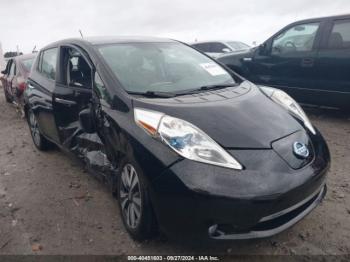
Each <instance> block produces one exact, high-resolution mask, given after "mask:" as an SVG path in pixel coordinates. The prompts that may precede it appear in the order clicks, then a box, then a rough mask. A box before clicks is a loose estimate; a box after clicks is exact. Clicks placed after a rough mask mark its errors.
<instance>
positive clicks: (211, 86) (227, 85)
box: [198, 83, 237, 90]
mask: <svg viewBox="0 0 350 262" xmlns="http://www.w3.org/2000/svg"><path fill="white" fill-rule="evenodd" d="M236 85H237V84H236V83H231V84H220V85H207V86H201V87H200V88H198V90H214V89H221V88H226V87H231V86H236Z"/></svg>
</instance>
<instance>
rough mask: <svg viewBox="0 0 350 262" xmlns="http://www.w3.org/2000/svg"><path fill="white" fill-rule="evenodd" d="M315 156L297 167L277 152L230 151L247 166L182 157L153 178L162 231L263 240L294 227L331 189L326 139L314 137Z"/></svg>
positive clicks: (220, 237)
mask: <svg viewBox="0 0 350 262" xmlns="http://www.w3.org/2000/svg"><path fill="white" fill-rule="evenodd" d="M313 140H314V141H313V145H314V157H313V159H312V161H311V162H310V163H308V164H307V165H305V166H303V167H302V168H300V169H293V168H292V167H291V166H290V165H288V163H287V162H286V161H284V160H283V159H282V158H281V157H280V156H279V155H278V154H277V153H276V152H275V151H274V150H272V149H266V150H262V149H259V150H237V151H232V152H231V151H229V152H230V153H232V154H233V155H234V156H235V157H236V158H237V159H238V160H239V161H240V162H241V163H244V164H245V169H244V170H242V171H235V170H232V169H227V168H222V167H216V166H212V165H206V164H203V163H198V162H193V161H190V160H186V159H184V160H182V161H179V162H177V163H175V164H173V165H172V166H171V167H169V168H168V169H167V170H166V171H165V172H163V173H162V174H161V175H160V176H159V177H158V178H157V179H155V180H154V181H152V183H151V187H150V192H151V200H152V204H153V207H154V210H155V214H156V216H157V219H158V223H159V226H160V228H161V229H162V231H164V232H165V233H166V234H167V235H170V236H174V237H181V238H183V236H184V235H187V236H188V237H189V236H196V237H201V238H209V239H248V238H262V237H268V236H271V235H274V234H277V233H279V232H281V231H283V230H285V229H286V228H288V227H290V226H292V225H293V224H295V223H297V222H298V221H299V220H301V219H302V218H303V217H304V216H306V215H307V214H308V213H309V212H311V210H312V209H313V208H314V207H316V206H317V204H318V203H319V202H320V201H321V200H322V198H323V197H324V195H325V193H326V187H325V182H326V181H325V179H326V173H327V170H328V168H329V164H330V156H329V151H328V147H327V145H326V143H325V142H324V141H323V138H322V137H321V136H320V135H318V136H316V137H314V139H313Z"/></svg>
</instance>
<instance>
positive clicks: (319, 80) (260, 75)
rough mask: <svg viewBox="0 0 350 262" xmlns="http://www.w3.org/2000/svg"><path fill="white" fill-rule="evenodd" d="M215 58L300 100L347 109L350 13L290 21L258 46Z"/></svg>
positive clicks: (253, 79) (349, 73)
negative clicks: (290, 22)
mask: <svg viewBox="0 0 350 262" xmlns="http://www.w3.org/2000/svg"><path fill="white" fill-rule="evenodd" d="M218 61H219V62H221V63H223V64H225V65H226V66H228V67H229V68H231V69H233V70H234V71H235V72H238V73H240V74H241V75H242V76H244V77H245V78H247V79H249V80H251V81H252V82H254V83H256V84H260V85H269V86H273V87H277V88H279V89H283V90H284V91H286V92H288V93H289V94H290V95H292V96H293V97H294V98H295V99H296V100H297V101H299V102H301V103H304V104H312V105H321V106H330V107H338V108H346V109H349V108H350V71H349V70H350V15H342V16H333V17H325V18H315V19H308V20H303V21H299V22H295V23H292V24H290V25H288V26H286V27H285V28H283V29H282V30H280V31H279V32H277V33H276V34H275V35H273V36H272V37H271V38H269V39H268V40H266V41H265V42H264V43H263V44H262V45H260V46H259V47H257V48H253V49H250V50H248V51H244V52H240V53H234V54H228V55H224V56H221V57H220V58H218Z"/></svg>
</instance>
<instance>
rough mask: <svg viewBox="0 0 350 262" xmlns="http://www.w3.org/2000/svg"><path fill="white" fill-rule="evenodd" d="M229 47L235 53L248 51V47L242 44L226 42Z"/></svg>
mask: <svg viewBox="0 0 350 262" xmlns="http://www.w3.org/2000/svg"><path fill="white" fill-rule="evenodd" d="M228 44H229V46H231V47H232V48H233V50H235V51H239V50H246V49H249V48H250V46H249V45H247V44H245V43H242V42H228Z"/></svg>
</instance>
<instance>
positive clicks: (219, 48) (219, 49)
mask: <svg viewBox="0 0 350 262" xmlns="http://www.w3.org/2000/svg"><path fill="white" fill-rule="evenodd" d="M225 48H228V47H227V46H225V45H224V44H222V43H219V42H216V43H212V46H211V50H212V51H211V52H213V53H223V52H224V51H223V50H224V49H225ZM228 49H229V48H228Z"/></svg>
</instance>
